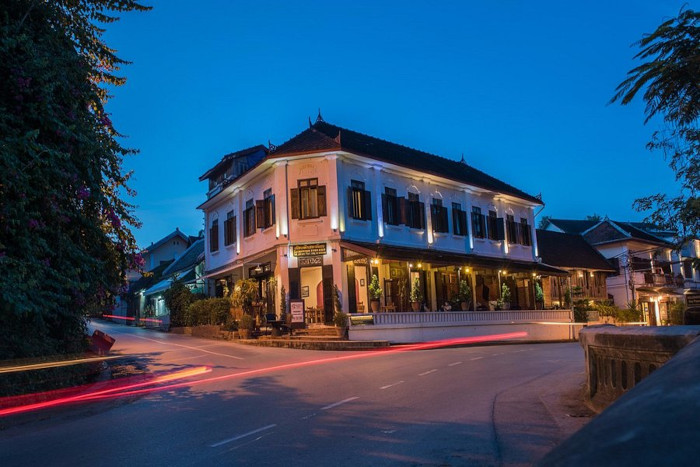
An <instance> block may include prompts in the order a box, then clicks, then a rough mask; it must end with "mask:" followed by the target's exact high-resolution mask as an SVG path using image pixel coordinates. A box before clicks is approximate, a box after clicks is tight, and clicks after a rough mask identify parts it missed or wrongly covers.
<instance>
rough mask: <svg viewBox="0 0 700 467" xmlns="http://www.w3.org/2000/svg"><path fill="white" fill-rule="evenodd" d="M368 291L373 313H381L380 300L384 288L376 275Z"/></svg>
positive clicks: (373, 275) (373, 276)
mask: <svg viewBox="0 0 700 467" xmlns="http://www.w3.org/2000/svg"><path fill="white" fill-rule="evenodd" d="M368 290H369V300H370V301H369V304H370V306H371V307H372V313H376V312H378V311H379V299H380V298H381V297H382V288H381V287H380V286H379V278H378V277H377V275H376V274H372V281H371V282H370V283H369V287H368Z"/></svg>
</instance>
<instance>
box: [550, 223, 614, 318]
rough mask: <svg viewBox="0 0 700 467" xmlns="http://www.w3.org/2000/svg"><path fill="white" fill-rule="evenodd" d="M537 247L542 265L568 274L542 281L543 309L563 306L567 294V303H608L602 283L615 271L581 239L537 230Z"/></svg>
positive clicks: (580, 237) (565, 234) (574, 235)
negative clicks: (568, 295) (582, 301)
mask: <svg viewBox="0 0 700 467" xmlns="http://www.w3.org/2000/svg"><path fill="white" fill-rule="evenodd" d="M537 246H538V248H539V253H540V257H541V258H542V262H543V263H545V264H548V265H550V266H556V267H558V268H560V269H564V270H566V271H568V273H569V275H568V276H567V277H562V276H550V277H543V278H542V289H543V292H544V305H545V308H563V307H565V306H567V297H566V293H567V290H569V291H570V297H569V300H574V301H575V300H588V301H591V300H592V301H597V302H601V301H606V300H608V291H607V287H606V279H607V277H608V276H610V275H612V274H615V273H617V270H616V269H614V268H613V267H612V266H611V265H610V263H609V262H608V261H607V260H606V259H605V258H604V257H603V255H601V254H600V253H598V251H597V250H596V249H595V248H594V247H593V246H591V245H590V244H589V243H588V242H587V241H586V240H585V239H584V238H583V237H582V236H581V235H576V234H568V233H559V232H552V231H548V230H539V229H538V230H537ZM568 305H569V306H570V303H569V304H568Z"/></svg>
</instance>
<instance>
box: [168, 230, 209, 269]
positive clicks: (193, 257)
mask: <svg viewBox="0 0 700 467" xmlns="http://www.w3.org/2000/svg"><path fill="white" fill-rule="evenodd" d="M203 255H204V238H199V239H197V240H196V241H195V242H194V243H193V244H192V245H190V247H189V248H188V249H186V250H185V251H184V252H183V253H182V255H180V257H179V258H177V259H176V260H175V261H173V262H172V264H170V266H168V267H167V268H166V269H165V270H164V271H163V276H169V275H172V274H175V273H178V272H182V271H185V270H188V269H191V268H192V267H193V266H195V265H196V264H197V263H198V262H199V261H200V260H201V259H200V257H202V258H203Z"/></svg>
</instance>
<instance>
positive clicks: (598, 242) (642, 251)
mask: <svg viewBox="0 0 700 467" xmlns="http://www.w3.org/2000/svg"><path fill="white" fill-rule="evenodd" d="M547 230H550V231H555V232H566V233H569V234H577V235H581V236H582V237H583V238H584V239H585V240H586V241H587V242H588V243H590V244H591V245H592V246H593V247H594V248H595V249H596V250H598V252H599V253H600V254H601V255H603V256H604V257H605V258H607V259H609V261H610V264H611V265H612V267H613V269H614V270H615V273H614V274H612V275H610V276H608V277H607V279H606V282H607V293H608V294H609V297H610V298H611V299H612V300H613V302H614V303H615V304H616V305H617V306H620V307H625V306H627V305H628V304H630V303H634V304H635V305H637V306H639V308H640V309H641V310H642V312H643V314H644V321H646V322H647V323H649V324H650V325H659V324H663V323H665V322H668V321H669V312H670V310H671V306H672V305H673V304H674V303H676V302H684V303H686V304H687V305H688V306H698V305H699V304H700V270H698V269H697V268H694V267H693V263H694V261H695V260H697V258H698V257H700V241H698V240H691V241H688V242H686V243H685V244H684V245H683V247H682V248H681V249H680V250H679V249H676V246H675V242H676V238H675V232H668V231H663V230H660V229H658V228H656V227H655V226H653V225H650V224H645V223H642V222H620V221H613V220H611V219H607V218H605V219H603V220H600V221H595V220H570V219H550V223H549V225H548V226H547Z"/></svg>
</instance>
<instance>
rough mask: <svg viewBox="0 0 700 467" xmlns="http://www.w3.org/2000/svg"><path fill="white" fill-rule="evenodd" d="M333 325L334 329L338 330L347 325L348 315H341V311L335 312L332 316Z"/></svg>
mask: <svg viewBox="0 0 700 467" xmlns="http://www.w3.org/2000/svg"><path fill="white" fill-rule="evenodd" d="M333 324H335V325H336V327H339V328H344V327H346V326H347V325H348V314H347V313H343V312H342V311H337V312H336V313H335V314H334V315H333Z"/></svg>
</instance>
